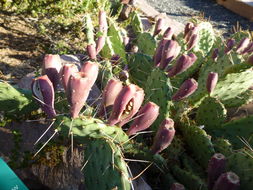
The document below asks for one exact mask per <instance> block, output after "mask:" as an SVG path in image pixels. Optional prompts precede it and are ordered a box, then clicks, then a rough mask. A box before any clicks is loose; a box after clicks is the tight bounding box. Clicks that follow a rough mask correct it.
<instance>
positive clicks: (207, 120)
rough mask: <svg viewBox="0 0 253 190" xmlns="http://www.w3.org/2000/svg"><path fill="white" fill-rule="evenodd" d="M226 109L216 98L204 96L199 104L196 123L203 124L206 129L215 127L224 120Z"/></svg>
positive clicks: (219, 125)
mask: <svg viewBox="0 0 253 190" xmlns="http://www.w3.org/2000/svg"><path fill="white" fill-rule="evenodd" d="M226 118H227V110H226V109H225V107H224V105H223V104H222V103H221V102H220V101H219V100H218V99H216V98H213V97H206V98H205V99H204V100H203V101H202V102H201V104H200V106H199V108H198V110H197V115H196V120H197V123H198V125H204V126H205V129H206V130H207V131H210V130H213V129H217V128H219V127H221V125H222V124H223V123H224V122H225V120H226Z"/></svg>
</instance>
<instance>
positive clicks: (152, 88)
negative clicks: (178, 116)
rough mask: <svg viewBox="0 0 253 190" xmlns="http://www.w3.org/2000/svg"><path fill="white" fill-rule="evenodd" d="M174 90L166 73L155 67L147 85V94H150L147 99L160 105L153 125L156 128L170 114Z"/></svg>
mask: <svg viewBox="0 0 253 190" xmlns="http://www.w3.org/2000/svg"><path fill="white" fill-rule="evenodd" d="M172 92H173V90H172V85H171V83H170V79H169V78H168V77H167V75H166V73H165V72H164V71H162V70H160V69H159V68H155V69H154V70H153V71H152V72H151V74H150V76H149V77H148V79H147V82H146V87H145V94H147V95H148V96H147V101H152V102H154V103H156V104H157V105H158V106H160V111H159V116H158V118H157V119H156V121H155V123H154V124H153V125H152V126H151V127H152V128H153V129H155V130H156V129H157V128H158V126H159V124H160V123H161V122H162V121H163V120H164V119H165V118H167V117H169V116H170V107H171V106H172V101H171V97H172Z"/></svg>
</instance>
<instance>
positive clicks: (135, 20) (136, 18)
mask: <svg viewBox="0 0 253 190" xmlns="http://www.w3.org/2000/svg"><path fill="white" fill-rule="evenodd" d="M131 18H132V22H131V26H132V29H133V31H134V33H135V34H138V33H143V31H144V29H143V24H142V21H141V17H140V15H139V14H138V13H137V12H136V11H134V12H132V14H131Z"/></svg>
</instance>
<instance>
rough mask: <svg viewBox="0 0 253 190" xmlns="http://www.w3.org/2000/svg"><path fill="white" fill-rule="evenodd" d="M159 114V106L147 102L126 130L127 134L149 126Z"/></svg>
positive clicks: (129, 134)
mask: <svg viewBox="0 0 253 190" xmlns="http://www.w3.org/2000/svg"><path fill="white" fill-rule="evenodd" d="M158 115H159V106H158V105H156V104H155V103H153V102H148V103H147V104H146V105H144V106H143V107H142V108H141V109H140V110H139V112H138V114H137V116H136V119H135V120H134V122H133V123H132V124H131V126H130V128H129V129H128V131H127V134H128V136H131V135H134V134H136V133H137V132H139V131H143V130H145V129H147V128H149V127H150V126H151V125H152V123H153V122H154V121H155V120H156V118H157V117H158Z"/></svg>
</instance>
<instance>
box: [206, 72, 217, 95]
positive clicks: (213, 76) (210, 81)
mask: <svg viewBox="0 0 253 190" xmlns="http://www.w3.org/2000/svg"><path fill="white" fill-rule="evenodd" d="M217 82H218V73H215V72H210V73H209V74H208V77H207V80H206V88H207V92H208V93H209V94H211V93H212V92H213V90H214V88H215V86H216V84H217Z"/></svg>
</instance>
